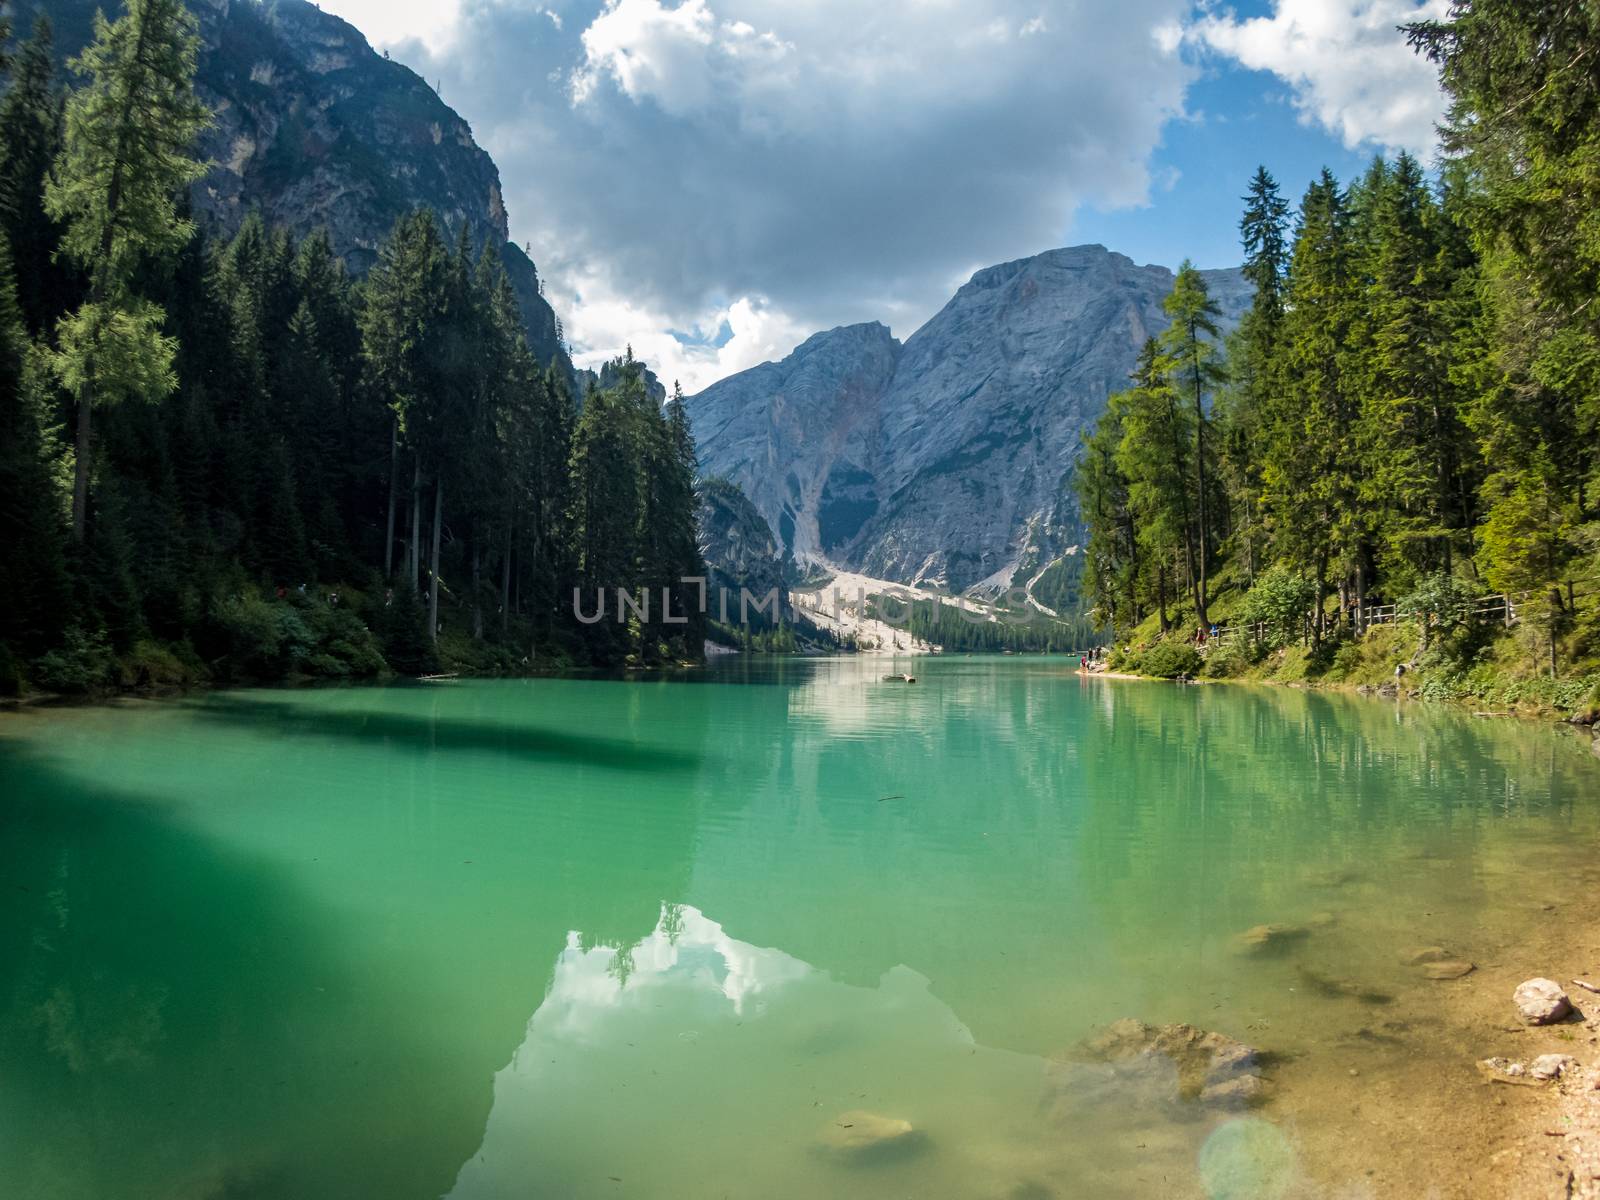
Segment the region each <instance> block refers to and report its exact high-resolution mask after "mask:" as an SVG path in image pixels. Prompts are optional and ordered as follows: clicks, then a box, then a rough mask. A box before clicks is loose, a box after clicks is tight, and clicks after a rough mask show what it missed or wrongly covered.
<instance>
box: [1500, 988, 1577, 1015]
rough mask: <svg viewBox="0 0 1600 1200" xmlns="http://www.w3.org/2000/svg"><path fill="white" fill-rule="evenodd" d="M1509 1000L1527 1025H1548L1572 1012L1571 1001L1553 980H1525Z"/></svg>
mask: <svg viewBox="0 0 1600 1200" xmlns="http://www.w3.org/2000/svg"><path fill="white" fill-rule="evenodd" d="M1511 999H1512V1000H1513V1001H1515V1003H1516V1006H1517V1010H1518V1011H1519V1012H1520V1013H1521V1014H1522V1019H1523V1020H1524V1021H1526V1022H1527V1023H1528V1024H1529V1025H1550V1024H1553V1023H1554V1022H1556V1021H1559V1020H1561V1019H1562V1018H1563V1017H1565V1016H1567V1015H1568V1014H1569V1013H1571V1012H1572V1001H1570V1000H1568V999H1567V994H1566V992H1564V991H1562V990H1561V985H1560V984H1559V983H1557V982H1556V981H1555V980H1554V979H1528V980H1525V981H1524V982H1522V983H1520V984H1518V985H1517V990H1516V991H1515V992H1513V993H1511Z"/></svg>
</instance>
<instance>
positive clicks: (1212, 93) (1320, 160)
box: [1068, 64, 1380, 267]
mask: <svg viewBox="0 0 1600 1200" xmlns="http://www.w3.org/2000/svg"><path fill="white" fill-rule="evenodd" d="M1189 104H1190V106H1191V109H1192V111H1193V112H1194V113H1195V114H1196V116H1195V117H1194V118H1193V119H1190V120H1181V119H1180V120H1175V121H1173V122H1172V123H1170V124H1169V125H1167V127H1166V129H1165V130H1164V131H1163V134H1162V143H1161V145H1160V146H1159V147H1158V148H1157V149H1156V151H1155V153H1154V155H1153V156H1152V162H1153V164H1154V165H1153V174H1154V176H1155V177H1156V181H1157V182H1156V184H1155V186H1154V187H1153V188H1152V190H1151V195H1150V200H1149V203H1148V205H1147V206H1143V205H1141V206H1134V207H1130V208H1122V209H1117V210H1114V211H1109V212H1108V211H1101V210H1099V209H1097V208H1094V207H1085V208H1084V209H1082V210H1080V211H1079V213H1078V214H1077V216H1076V218H1075V219H1074V220H1073V221H1072V223H1071V227H1070V229H1069V231H1068V236H1069V238H1070V240H1071V241H1073V242H1100V243H1102V244H1103V245H1106V246H1109V247H1111V248H1112V249H1113V250H1119V251H1121V252H1122V253H1123V254H1126V255H1127V256H1128V257H1129V258H1132V259H1134V260H1135V261H1136V262H1141V263H1147V262H1148V263H1163V264H1165V265H1167V266H1173V265H1175V264H1177V263H1179V262H1181V261H1182V260H1183V259H1184V258H1191V259H1193V260H1194V262H1195V265H1196V266H1200V267H1232V266H1237V265H1238V264H1239V255H1240V250H1239V236H1238V233H1239V230H1238V225H1239V214H1240V210H1241V208H1242V205H1241V203H1240V198H1241V197H1242V196H1243V195H1244V191H1245V184H1246V183H1247V182H1248V180H1249V179H1250V177H1251V176H1252V175H1254V174H1255V171H1256V168H1257V167H1258V166H1263V165H1264V166H1265V167H1266V168H1267V170H1269V171H1271V172H1272V174H1273V176H1274V177H1275V178H1276V179H1277V180H1278V183H1279V186H1280V187H1281V188H1282V189H1283V193H1284V195H1285V196H1287V197H1288V198H1289V200H1290V202H1291V203H1296V202H1298V200H1299V199H1300V196H1301V193H1302V192H1303V191H1304V190H1305V188H1306V185H1307V184H1309V183H1310V182H1311V178H1312V176H1313V175H1315V174H1317V173H1318V172H1319V171H1321V170H1322V168H1323V167H1324V166H1326V167H1329V168H1330V169H1332V171H1333V172H1334V174H1336V175H1338V176H1339V178H1340V179H1342V180H1343V179H1349V178H1351V177H1352V176H1353V175H1354V174H1356V173H1357V172H1359V171H1362V170H1364V169H1365V168H1366V166H1367V164H1368V162H1370V161H1371V158H1372V156H1373V155H1374V154H1375V153H1378V151H1379V149H1380V148H1379V147H1378V146H1375V145H1365V146H1362V147H1361V148H1359V149H1357V150H1351V149H1349V148H1348V147H1346V146H1345V145H1344V143H1343V142H1342V141H1341V140H1340V139H1339V138H1337V137H1335V136H1333V135H1332V134H1330V133H1329V132H1328V131H1327V130H1325V129H1323V128H1321V127H1320V126H1317V125H1315V124H1309V125H1308V124H1306V123H1305V122H1303V121H1302V120H1301V117H1300V115H1299V113H1298V112H1297V111H1296V109H1295V108H1294V105H1293V100H1292V94H1291V92H1290V89H1289V88H1288V87H1287V86H1285V85H1284V83H1283V82H1282V81H1281V80H1279V79H1278V77H1277V76H1275V75H1273V74H1272V73H1271V72H1268V71H1252V70H1248V69H1245V68H1242V67H1237V66H1230V65H1226V64H1215V65H1213V66H1211V67H1210V68H1209V69H1207V71H1206V73H1205V75H1204V76H1203V77H1202V78H1201V79H1200V80H1198V81H1197V82H1196V83H1195V84H1193V85H1192V86H1191V87H1190V89H1189ZM1168 172H1175V173H1176V177H1175V182H1173V183H1172V184H1171V185H1170V186H1164V185H1163V184H1162V183H1161V182H1160V181H1161V180H1162V178H1163V176H1164V175H1166V174H1167V173H1168Z"/></svg>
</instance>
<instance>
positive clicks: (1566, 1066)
mask: <svg viewBox="0 0 1600 1200" xmlns="http://www.w3.org/2000/svg"><path fill="white" fill-rule="evenodd" d="M1577 1065H1578V1060H1577V1059H1575V1058H1573V1057H1572V1056H1571V1055H1570V1054H1541V1055H1540V1056H1539V1057H1538V1058H1536V1059H1534V1060H1533V1062H1532V1063H1530V1064H1528V1065H1526V1066H1524V1065H1523V1064H1522V1063H1519V1062H1514V1061H1513V1060H1511V1059H1509V1058H1498V1057H1496V1058H1485V1059H1483V1060H1481V1061H1480V1062H1479V1063H1478V1070H1479V1071H1480V1072H1482V1073H1483V1075H1484V1076H1486V1077H1487V1078H1488V1079H1490V1080H1492V1081H1493V1082H1495V1083H1520V1084H1527V1085H1532V1084H1535V1083H1549V1082H1550V1081H1551V1080H1555V1079H1560V1078H1561V1077H1562V1076H1563V1075H1565V1074H1566V1073H1567V1072H1568V1071H1571V1070H1572V1069H1573V1068H1574V1067H1576V1066H1577Z"/></svg>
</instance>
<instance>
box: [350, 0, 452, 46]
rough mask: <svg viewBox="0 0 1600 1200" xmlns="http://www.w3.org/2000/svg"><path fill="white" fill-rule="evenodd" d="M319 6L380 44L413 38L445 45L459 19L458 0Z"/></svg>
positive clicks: (353, 0) (367, 0)
mask: <svg viewBox="0 0 1600 1200" xmlns="http://www.w3.org/2000/svg"><path fill="white" fill-rule="evenodd" d="M318 7H319V8H321V9H323V10H324V11H326V12H331V13H333V14H335V15H336V16H340V17H343V18H344V19H345V20H346V21H349V22H350V24H352V25H354V26H355V27H356V28H357V29H359V30H361V32H362V33H364V34H366V35H367V40H368V41H369V42H371V43H372V44H373V45H374V46H379V47H383V46H392V45H397V44H399V43H401V42H405V41H409V40H411V39H413V38H414V39H416V40H418V41H421V42H425V43H427V44H428V45H429V46H434V47H443V46H446V45H448V44H449V41H450V35H451V34H452V33H453V32H454V31H455V29H456V26H457V24H458V22H459V21H460V19H461V0H320V3H319V4H318Z"/></svg>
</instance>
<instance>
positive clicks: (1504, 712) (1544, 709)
mask: <svg viewBox="0 0 1600 1200" xmlns="http://www.w3.org/2000/svg"><path fill="white" fill-rule="evenodd" d="M1078 674H1080V675H1091V676H1094V677H1096V678H1100V679H1128V680H1137V681H1140V682H1143V683H1177V682H1179V681H1178V680H1177V679H1169V678H1166V677H1164V676H1161V675H1140V674H1137V673H1135V672H1130V671H1083V670H1081V669H1080V670H1079V671H1078ZM1182 682H1183V684H1184V686H1186V687H1191V686H1197V685H1203V686H1206V687H1213V686H1218V685H1224V686H1234V687H1241V686H1242V687H1276V688H1285V689H1287V690H1289V691H1296V692H1335V693H1339V694H1341V695H1347V696H1359V697H1360V698H1362V699H1364V700H1391V701H1394V702H1396V703H1407V704H1441V705H1444V706H1445V707H1447V708H1451V709H1454V710H1456V711H1457V712H1465V713H1468V714H1469V715H1471V716H1474V717H1482V718H1484V719H1485V720H1488V719H1490V718H1497V717H1507V718H1513V719H1515V720H1519V721H1534V722H1539V723H1544V724H1555V725H1563V726H1566V727H1567V728H1569V729H1573V730H1589V731H1591V733H1592V735H1593V737H1594V739H1595V742H1596V746H1595V754H1596V755H1600V722H1596V723H1594V724H1592V725H1591V724H1589V723H1586V722H1583V721H1574V720H1572V719H1571V717H1570V716H1568V715H1566V714H1564V713H1563V712H1562V710H1561V709H1559V708H1552V707H1549V706H1547V705H1537V706H1531V705H1530V706H1521V707H1519V706H1516V705H1513V706H1511V707H1509V708H1504V707H1502V708H1499V709H1488V708H1482V707H1478V706H1479V705H1482V704H1486V703H1488V701H1484V700H1481V699H1477V698H1475V697H1454V696H1449V697H1437V698H1435V697H1427V696H1423V695H1421V694H1420V692H1419V690H1418V689H1415V688H1411V689H1407V690H1404V691H1402V690H1396V691H1393V692H1385V691H1384V690H1383V689H1382V687H1380V686H1374V685H1372V684H1369V683H1343V682H1341V683H1328V682H1324V681H1321V680H1304V679H1274V678H1271V677H1250V678H1223V679H1185V680H1183V681H1182Z"/></svg>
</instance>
